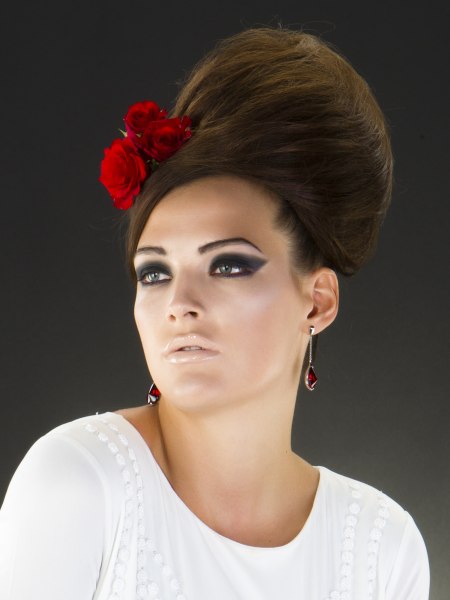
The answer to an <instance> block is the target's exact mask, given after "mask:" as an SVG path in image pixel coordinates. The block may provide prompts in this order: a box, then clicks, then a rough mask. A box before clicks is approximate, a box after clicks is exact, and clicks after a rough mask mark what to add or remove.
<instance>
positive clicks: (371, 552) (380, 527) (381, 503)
mask: <svg viewBox="0 0 450 600" xmlns="http://www.w3.org/2000/svg"><path fill="white" fill-rule="evenodd" d="M389 504H390V502H389V498H387V497H386V496H385V495H384V494H383V493H382V492H380V493H379V495H378V515H377V517H375V520H374V522H373V527H372V529H371V531H370V535H369V537H370V539H369V543H368V545H367V550H368V555H367V573H368V588H367V590H368V600H372V598H373V593H374V591H375V579H376V573H377V563H378V550H379V547H380V540H381V537H382V535H383V531H384V528H385V527H386V523H387V520H388V519H389V517H390V511H389V509H388V507H389Z"/></svg>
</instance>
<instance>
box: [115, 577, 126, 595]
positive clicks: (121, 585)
mask: <svg viewBox="0 0 450 600" xmlns="http://www.w3.org/2000/svg"><path fill="white" fill-rule="evenodd" d="M124 588H125V581H124V580H123V579H121V578H120V577H117V578H116V579H114V581H113V584H112V589H113V591H114V592H118V593H120V592H121V591H122V590H123V589H124Z"/></svg>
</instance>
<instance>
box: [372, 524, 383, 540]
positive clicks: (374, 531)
mask: <svg viewBox="0 0 450 600" xmlns="http://www.w3.org/2000/svg"><path fill="white" fill-rule="evenodd" d="M381 536H382V532H381V531H380V530H379V529H377V528H376V527H374V528H373V529H372V531H371V532H370V539H371V540H380V539H381Z"/></svg>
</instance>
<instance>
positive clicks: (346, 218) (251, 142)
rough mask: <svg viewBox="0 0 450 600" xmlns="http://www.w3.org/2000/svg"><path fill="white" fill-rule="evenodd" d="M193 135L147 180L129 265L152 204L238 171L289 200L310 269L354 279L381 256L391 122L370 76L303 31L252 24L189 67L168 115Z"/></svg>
mask: <svg viewBox="0 0 450 600" xmlns="http://www.w3.org/2000/svg"><path fill="white" fill-rule="evenodd" d="M185 114H186V115H189V117H190V118H191V120H192V132H193V133H192V138H191V139H190V140H189V141H187V142H186V143H185V144H184V145H183V146H182V147H181V148H180V149H179V150H178V151H177V152H176V153H175V154H174V155H173V156H172V157H171V158H170V159H168V160H167V161H165V162H164V163H161V165H160V166H159V168H158V170H157V171H156V172H155V173H153V174H152V175H151V176H150V177H149V178H148V180H147V181H146V183H145V185H144V187H143V189H142V191H141V194H140V195H139V197H138V198H137V199H136V201H135V204H134V205H133V206H132V208H130V209H129V210H128V211H127V215H128V217H129V223H128V234H127V235H128V237H127V249H126V250H127V262H128V266H129V269H130V273H131V274H132V277H134V279H135V277H136V276H135V273H134V269H133V258H134V254H135V251H136V248H137V244H138V241H139V238H140V236H141V234H142V231H143V229H144V227H145V224H146V222H147V219H148V217H149V215H150V213H151V211H152V210H153V208H154V207H155V205H156V204H157V203H158V202H159V201H160V200H161V198H163V196H164V195H165V194H167V193H168V192H169V191H170V190H172V189H173V188H174V187H176V186H180V185H182V184H185V183H188V182H189V181H193V180H195V179H198V178H200V177H204V176H207V175H222V174H230V175H237V176H240V177H243V178H245V179H247V180H250V181H253V182H256V183H258V184H260V185H262V186H263V187H264V188H265V189H266V190H267V191H269V192H270V193H271V194H272V195H274V196H275V197H276V198H278V199H279V201H280V209H279V214H278V219H277V225H278V226H279V227H280V228H282V229H283V230H284V231H286V232H288V233H289V234H290V239H291V240H292V242H293V248H294V250H293V260H294V264H295V266H296V267H297V268H298V270H299V271H301V272H305V273H307V272H310V271H312V270H313V269H315V268H318V267H320V266H328V267H330V268H332V269H334V270H335V271H337V272H338V273H341V274H343V275H347V276H349V275H352V274H353V273H355V271H357V269H359V268H360V267H361V266H362V265H363V264H364V263H365V262H367V260H368V259H369V258H370V257H371V256H372V255H373V253H374V250H375V247H376V243H377V238H378V233H379V229H380V226H381V224H382V222H383V220H384V217H385V214H386V211H387V209H388V206H389V203H390V199H391V192H392V167H393V158H392V152H391V146H390V140H389V134H388V126H387V124H386V121H385V119H384V117H383V113H382V112H381V109H380V107H379V106H378V104H377V101H376V100H375V98H374V96H373V95H372V92H371V90H370V88H369V86H368V84H367V83H366V81H365V80H364V79H363V78H362V77H361V76H360V75H359V74H358V73H357V72H356V71H355V70H354V69H353V67H352V66H351V65H350V64H349V63H348V62H347V61H346V60H345V59H344V58H343V57H342V56H341V55H340V54H338V52H337V50H335V49H334V48H333V47H332V45H331V44H330V43H328V42H325V41H323V40H321V39H319V38H318V37H316V36H315V35H311V34H307V33H303V32H301V31H295V30H289V29H281V28H271V27H261V28H251V29H247V30H245V31H242V32H241V33H238V34H236V35H233V36H231V37H229V38H226V39H224V40H221V41H220V42H219V43H218V44H217V45H216V47H215V48H214V49H213V50H212V51H210V52H209V53H208V54H207V55H206V56H205V57H204V58H203V59H202V60H201V61H200V62H199V63H198V64H197V65H196V66H195V67H194V68H193V70H192V71H191V73H190V74H189V76H188V77H187V80H186V82H185V83H184V86H183V87H182V89H181V91H180V93H179V95H178V98H177V101H176V104H175V107H174V108H173V110H172V111H171V114H170V116H182V115H185Z"/></svg>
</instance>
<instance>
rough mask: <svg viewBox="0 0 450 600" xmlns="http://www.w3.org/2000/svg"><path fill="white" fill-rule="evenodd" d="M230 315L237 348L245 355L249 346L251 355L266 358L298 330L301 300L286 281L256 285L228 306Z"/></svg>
mask: <svg viewBox="0 0 450 600" xmlns="http://www.w3.org/2000/svg"><path fill="white" fill-rule="evenodd" d="M283 284H284V285H283ZM227 316H228V319H229V323H230V333H231V332H232V334H233V336H234V339H235V344H234V346H235V351H236V352H237V353H239V354H240V355H242V354H245V352H243V350H244V349H246V350H248V351H251V352H252V353H251V355H250V356H249V358H253V359H255V358H257V357H258V356H260V358H261V360H265V359H266V358H267V357H268V356H273V354H274V353H277V352H280V351H281V350H282V348H283V346H286V344H289V343H290V341H289V340H290V338H289V335H288V332H292V334H294V332H295V331H296V330H297V322H298V317H299V306H298V300H297V299H296V297H295V295H294V293H293V290H292V288H290V287H289V286H287V285H286V282H280V284H279V285H270V286H264V287H258V288H256V287H254V288H253V289H252V288H250V289H249V290H248V293H246V294H245V295H244V296H241V297H240V298H239V301H237V302H233V303H230V304H229V305H228V307H227Z"/></svg>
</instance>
